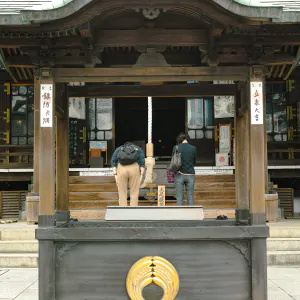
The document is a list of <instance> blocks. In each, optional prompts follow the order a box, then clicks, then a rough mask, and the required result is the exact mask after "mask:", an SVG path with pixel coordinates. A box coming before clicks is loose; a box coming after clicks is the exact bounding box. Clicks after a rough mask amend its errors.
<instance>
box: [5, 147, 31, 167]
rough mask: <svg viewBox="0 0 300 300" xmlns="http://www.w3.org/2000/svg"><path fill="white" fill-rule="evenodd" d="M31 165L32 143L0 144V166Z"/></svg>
mask: <svg viewBox="0 0 300 300" xmlns="http://www.w3.org/2000/svg"><path fill="white" fill-rule="evenodd" d="M32 166H33V146H32V145H0V168H26V167H32Z"/></svg>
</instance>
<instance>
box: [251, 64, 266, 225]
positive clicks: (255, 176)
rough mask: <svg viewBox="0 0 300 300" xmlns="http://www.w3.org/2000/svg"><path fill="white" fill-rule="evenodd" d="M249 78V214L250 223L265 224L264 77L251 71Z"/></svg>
mask: <svg viewBox="0 0 300 300" xmlns="http://www.w3.org/2000/svg"><path fill="white" fill-rule="evenodd" d="M251 73H252V74H251V77H250V111H251V114H250V156H249V160H250V214H251V223H252V224H253V225H254V224H265V222H266V217H265V126H264V119H265V118H264V114H265V110H264V101H265V97H264V95H265V94H264V77H263V75H262V71H261V70H260V69H257V70H256V69H255V68H254V69H253V70H252V72H251Z"/></svg>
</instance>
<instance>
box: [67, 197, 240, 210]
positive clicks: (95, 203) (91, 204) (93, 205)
mask: <svg viewBox="0 0 300 300" xmlns="http://www.w3.org/2000/svg"><path fill="white" fill-rule="evenodd" d="M194 202H195V203H194V204H195V205H202V206H203V207H204V208H218V209H219V208H235V206H236V201H235V200H234V199H229V200H227V199H226V200H221V199H220V200H198V199H196V200H195V201H194ZM129 203H130V202H129V201H128V205H129ZM118 205H119V203H118V200H86V201H71V202H70V209H71V210H73V209H77V210H80V209H83V210H84V209H104V208H106V207H107V206H118ZM156 205H157V201H148V200H140V201H139V206H156ZM172 205H176V200H167V201H166V206H172ZM184 205H187V202H186V201H184Z"/></svg>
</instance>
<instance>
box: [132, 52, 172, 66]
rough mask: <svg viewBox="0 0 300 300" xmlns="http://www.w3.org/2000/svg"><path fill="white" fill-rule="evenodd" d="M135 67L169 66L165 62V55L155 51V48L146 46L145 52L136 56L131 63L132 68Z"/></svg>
mask: <svg viewBox="0 0 300 300" xmlns="http://www.w3.org/2000/svg"><path fill="white" fill-rule="evenodd" d="M140 51H141V50H140ZM136 67H170V65H169V64H168V63H167V62H166V59H165V57H164V56H163V55H162V54H161V53H159V52H157V49H156V48H146V50H145V52H144V53H142V54H141V55H140V56H139V57H138V59H137V62H136V64H135V65H133V68H136Z"/></svg>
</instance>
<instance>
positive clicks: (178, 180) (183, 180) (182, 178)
mask: <svg viewBox="0 0 300 300" xmlns="http://www.w3.org/2000/svg"><path fill="white" fill-rule="evenodd" d="M194 185H195V176H194V175H183V174H180V173H176V174H175V189H176V199H177V205H183V193H184V186H185V187H186V194H187V200H188V205H194Z"/></svg>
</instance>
